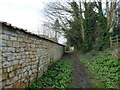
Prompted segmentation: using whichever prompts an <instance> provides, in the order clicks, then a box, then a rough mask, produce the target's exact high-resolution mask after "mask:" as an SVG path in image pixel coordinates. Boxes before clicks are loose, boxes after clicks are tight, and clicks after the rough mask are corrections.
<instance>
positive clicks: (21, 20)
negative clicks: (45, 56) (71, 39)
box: [0, 0, 65, 43]
mask: <svg viewBox="0 0 120 90" xmlns="http://www.w3.org/2000/svg"><path fill="white" fill-rule="evenodd" d="M54 1H59V0H0V21H4V22H8V23H10V24H12V25H13V26H16V27H20V28H23V29H27V30H28V31H30V32H33V33H37V32H38V31H37V30H38V28H41V29H42V26H41V24H42V22H43V21H44V16H43V14H42V13H41V11H42V10H43V9H44V7H45V5H46V4H47V3H48V2H54ZM63 1H65V0H63ZM64 41H65V40H64V38H61V39H60V43H63V42H64Z"/></svg>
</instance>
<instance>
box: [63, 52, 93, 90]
mask: <svg viewBox="0 0 120 90" xmlns="http://www.w3.org/2000/svg"><path fill="white" fill-rule="evenodd" d="M62 60H69V61H72V62H73V69H74V70H73V74H72V78H73V82H72V83H71V85H74V86H75V87H78V88H91V84H90V82H89V79H88V77H89V76H90V75H89V74H88V73H87V72H86V67H85V66H84V64H82V63H81V62H80V60H79V59H78V57H77V54H76V53H66V54H64V55H63V58H62Z"/></svg>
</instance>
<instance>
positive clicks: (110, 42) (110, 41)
mask: <svg viewBox="0 0 120 90" xmlns="http://www.w3.org/2000/svg"><path fill="white" fill-rule="evenodd" d="M110 47H112V37H110Z"/></svg>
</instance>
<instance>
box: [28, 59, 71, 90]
mask: <svg viewBox="0 0 120 90" xmlns="http://www.w3.org/2000/svg"><path fill="white" fill-rule="evenodd" d="M71 74H72V62H70V61H58V62H56V63H54V64H52V65H51V66H50V67H49V68H48V70H47V71H46V72H44V74H43V76H42V77H41V78H38V79H37V80H36V82H34V83H32V84H31V85H29V88H30V89H32V90H36V89H39V88H67V87H68V86H69V83H70V82H71V80H72V78H71Z"/></svg>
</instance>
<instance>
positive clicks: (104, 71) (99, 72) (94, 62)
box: [87, 51, 120, 88]
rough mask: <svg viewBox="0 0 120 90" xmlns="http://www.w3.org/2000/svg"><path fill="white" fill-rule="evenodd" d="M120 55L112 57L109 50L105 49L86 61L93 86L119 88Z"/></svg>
mask: <svg viewBox="0 0 120 90" xmlns="http://www.w3.org/2000/svg"><path fill="white" fill-rule="evenodd" d="M119 60H120V57H113V56H112V55H111V52H109V51H105V52H104V53H102V54H101V55H99V56H97V57H95V58H93V59H91V60H90V62H87V63H88V64H89V65H87V67H88V70H89V72H91V73H92V74H93V76H92V77H91V79H92V82H93V83H94V87H95V88H120V87H119V83H120V81H119V78H120V72H119V69H120V63H119Z"/></svg>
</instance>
